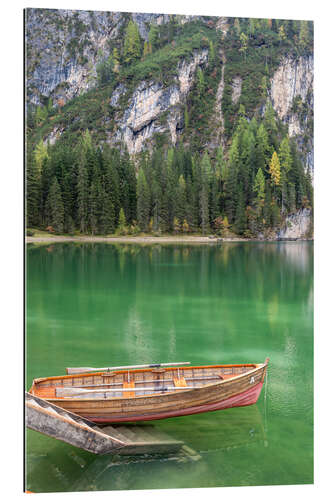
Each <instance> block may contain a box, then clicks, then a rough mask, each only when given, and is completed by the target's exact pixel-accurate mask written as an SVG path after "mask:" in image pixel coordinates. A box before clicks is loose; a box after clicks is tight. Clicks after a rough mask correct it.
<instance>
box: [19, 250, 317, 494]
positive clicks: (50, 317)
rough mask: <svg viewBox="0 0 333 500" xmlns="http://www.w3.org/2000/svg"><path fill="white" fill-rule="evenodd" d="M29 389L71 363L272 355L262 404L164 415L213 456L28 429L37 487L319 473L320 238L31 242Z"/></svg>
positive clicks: (29, 470) (241, 481) (209, 482)
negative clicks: (98, 447)
mask: <svg viewBox="0 0 333 500" xmlns="http://www.w3.org/2000/svg"><path fill="white" fill-rule="evenodd" d="M26 272H27V278H26V294H27V299H26V388H27V389H28V388H29V387H30V385H31V383H32V380H33V378H37V377H44V376H51V375H60V374H64V373H65V367H67V366H108V365H111V366H112V365H126V364H143V363H156V362H172V361H174V362H176V361H191V362H192V364H193V365H198V364H199V365H200V364H217V363H238V362H239V363H242V362H263V361H264V360H265V358H266V357H267V356H269V357H270V365H269V370H268V377H267V382H266V384H265V385H264V387H263V390H262V393H261V396H260V399H259V401H258V403H257V404H256V405H253V406H249V407H244V408H234V409H229V410H224V411H219V412H211V413H205V414H199V415H192V416H187V417H180V418H174V419H168V420H162V421H156V422H155V423H154V426H156V427H157V428H158V429H160V430H163V431H165V432H167V433H168V434H169V435H171V436H173V437H175V438H178V439H181V440H183V441H184V442H185V444H186V445H188V446H189V447H191V448H192V449H194V450H195V451H196V452H197V454H198V455H199V456H200V460H197V461H191V460H184V461H179V460H173V459H172V457H168V458H166V457H153V456H147V457H142V458H138V457H136V458H134V457H127V458H126V459H125V458H124V457H123V458H122V459H120V458H119V457H117V456H96V455H93V454H90V453H88V452H85V451H84V450H80V449H77V448H75V447H73V446H70V445H68V444H66V443H62V442H60V441H57V440H55V439H52V438H49V437H47V436H44V435H41V434H39V433H37V432H34V431H30V430H28V431H27V437H26V488H27V489H28V490H31V491H34V492H60V491H94V490H134V489H145V488H147V489H153V488H160V489H162V488H183V487H191V488H196V487H198V488H199V487H210V486H214V487H220V486H245V485H246V486H251V485H278V484H285V485H286V484H309V483H313V244H312V243H310V242H281V243H268V242H265V243H250V242H249V243H226V244H223V245H222V246H220V245H216V244H212V245H196V246H195V245H193V246H189V245H165V246H162V245H153V246H140V245H135V244H130V245H120V244H119V245H113V244H102V243H96V244H88V243H85V244H59V243H58V244H54V245H49V246H40V247H38V246H34V245H28V248H27V264H26Z"/></svg>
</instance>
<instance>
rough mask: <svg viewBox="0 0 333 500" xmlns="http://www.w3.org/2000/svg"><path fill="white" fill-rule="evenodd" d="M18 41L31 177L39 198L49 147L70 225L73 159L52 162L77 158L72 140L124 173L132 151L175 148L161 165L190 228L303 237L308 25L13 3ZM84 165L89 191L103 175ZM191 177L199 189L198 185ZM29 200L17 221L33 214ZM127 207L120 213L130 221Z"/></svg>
mask: <svg viewBox="0 0 333 500" xmlns="http://www.w3.org/2000/svg"><path fill="white" fill-rule="evenodd" d="M25 40H26V104H27V139H28V140H27V146H28V157H29V161H30V162H31V167H30V169H31V170H30V173H31V175H30V174H29V175H30V177H31V179H32V180H31V185H32V186H33V185H34V182H35V183H40V184H41V186H40V189H41V190H43V189H44V188H45V195H44V198H45V200H46V198H47V196H49V186H47V183H46V182H45V186H44V184H43V182H44V180H43V179H42V178H40V177H39V174H38V172H39V171H40V170H41V169H42V165H41V161H42V160H39V159H38V158H39V156H38V155H41V157H43V158H45V157H47V155H48V153H47V151H49V153H50V155H51V156H52V158H53V159H52V161H51V160H50V163H51V167H50V168H51V170H52V171H53V174H54V176H55V177H56V178H57V182H58V184H59V185H60V191H61V192H62V196H63V195H64V192H65V193H66V194H65V196H68V202H66V203H67V208H66V209H68V210H70V211H71V213H72V215H71V219H72V221H71V220H69V222H67V225H68V227H71V226H72V225H73V224H74V225H76V226H78V219H79V215H78V214H77V212H76V209H77V202H72V201H71V199H70V198H71V196H74V198H75V196H77V194H78V193H77V190H78V185H77V176H78V172H77V171H75V169H76V168H77V165H76V163H75V164H74V167H73V170H74V171H73V172H71V173H70V174H69V169H70V168H72V167H71V166H72V165H73V161H74V162H75V161H76V159H75V158H73V159H71V160H69V159H68V158H67V159H64V158H65V156H66V155H67V154H68V155H69V154H70V153H69V152H71V154H74V152H75V154H76V155H77V148H78V147H79V146H80V144H81V143H82V140H83V139H82V138H83V137H85V138H86V141H87V144H89V143H90V141H91V145H92V146H93V148H96V149H95V154H96V158H99V156H98V155H103V154H105V158H104V161H105V162H108V161H109V159H108V153H107V151H108V150H109V149H110V150H112V151H113V153H112V154H114V152H115V151H116V154H119V152H120V153H121V156H120V157H121V158H129V161H130V162H131V164H132V165H133V166H134V169H135V173H136V174H138V172H139V170H140V168H141V167H140V165H142V164H143V163H144V161H143V158H144V157H145V158H147V157H150V158H153V156H154V155H142V153H144V152H146V151H149V152H150V153H154V154H155V153H156V152H158V155H160V156H159V158H160V159H159V160H158V161H156V164H155V163H154V165H153V167H152V168H153V169H156V168H157V167H156V165H157V164H158V165H162V162H164V161H165V160H166V157H167V156H168V154H169V152H170V151H169V152H168V150H170V149H172V151H171V153H170V155H171V156H170V158H172V155H173V154H174V152H175V151H178V153H179V157H177V159H176V160H174V161H173V160H171V159H170V161H171V163H172V165H173V167H172V168H173V169H175V172H174V176H175V177H174V179H173V178H172V176H173V173H172V172H171V171H170V169H167V174H166V173H164V174H163V175H167V176H170V179H169V181H170V182H169V181H168V182H169V184H168V185H171V184H172V185H173V186H174V187H173V190H174V191H175V192H177V193H178V194H179V196H180V197H181V199H182V200H183V201H182V203H185V205H186V204H187V205H188V206H189V205H190V204H192V205H193V207H192V208H193V209H194V210H195V211H196V212H197V215H196V218H195V219H194V220H193V221H192V227H191V230H192V231H193V230H195V229H196V228H198V227H203V226H204V227H205V229H204V230H205V231H206V230H207V227H208V226H210V227H211V228H213V227H214V224H215V223H216V224H220V226H219V229H218V230H219V231H223V230H225V229H226V228H228V227H229V226H231V227H232V230H233V231H234V232H236V234H246V233H251V235H256V234H259V233H262V234H265V235H267V237H270V236H271V235H272V234H273V233H274V234H277V235H278V236H277V237H281V238H284V237H286V238H288V237H300V236H302V237H304V236H306V235H308V234H309V233H310V232H311V227H312V226H311V220H310V219H311V206H312V186H311V177H312V175H313V168H314V157H313V73H314V60H313V27H312V23H310V22H306V21H282V20H269V19H268V20H267V19H266V20H265V19H245V18H242V19H233V18H227V17H201V16H178V15H169V14H168V15H164V14H141V13H135V14H130V13H119V12H117V13H113V12H86V11H73V10H46V9H27V10H26V15H25ZM87 134H88V135H87ZM87 137H90V138H87ZM43 148H44V149H43ZM48 148H49V149H48ZM58 151H59V155H58ZM127 152H128V153H129V156H127ZM110 154H111V153H110ZM29 155H30V156H29ZM186 155H188V156H186ZM207 155H208V157H207ZM111 156H112V155H111ZM176 156H177V155H176ZM190 156H191V158H190ZM115 157H117V156H115ZM120 157H118V158H120ZM205 157H206V158H205ZM60 158H62V159H61V160H60ZM181 158H182V159H181ZM203 158H205V162H203V163H202V164H201V163H200V162H201V161H203ZM279 158H280V159H279ZM273 159H274V162H273ZM87 161H88V160H87ZM89 161H90V160H89ZM96 161H97V162H98V161H100V160H97V159H96ZM154 161H155V160H154ZM168 161H169V160H168ZM34 162H35V163H36V162H37V165H36V164H35V163H34ZM58 162H60V163H61V165H62V166H61V168H60V167H56V166H55V165H57V164H58ZM210 162H211V164H210ZM272 162H273V163H272ZM88 163H89V162H88ZM199 163H200V166H199V167H198V166H197V165H198V164H199ZM118 164H119V161H118ZM209 165H210V166H209ZM47 168H48V166H47ZM63 168H64V170H62V169H63ZM119 168H120V167H119ZM147 168H148V167H147ZM160 168H161V169H162V167H160ZM87 169H88V170H87V175H88V177H87V179H88V180H87V182H88V184H89V185H90V188H89V189H90V190H91V189H92V193H93V192H94V190H98V189H99V188H100V186H101V185H102V184H103V183H104V184H105V182H106V181H105V179H104V177H103V175H104V174H103V172H102V170H101V172H100V173H99V174H100V179H99V180H98V181H97V180H96V182H95V183H94V182H93V180H92V179H93V173H92V172H91V171H90V170H89V169H90V167H87ZM210 169H212V171H211V172H210ZM60 172H63V174H61V175H60ZM309 174H310V175H309ZM45 175H46V174H45ZM66 175H67V177H66ZM122 175H123V172H122V171H119V172H117V174H115V177H117V176H118V178H119V176H120V177H121V176H122ZM154 175H156V176H157V178H156V179H155V184H154V189H155V188H156V186H158V189H162V191H163V189H165V182H164V180H163V179H164V178H163V176H162V177H159V176H158V173H157V172H155V173H154ZM146 176H147V178H148V179H149V178H150V176H151V171H150V170H149V169H148V172H146ZM205 176H206V177H207V178H206V191H207V192H203V191H201V187H200V186H201V183H202V179H203V178H205ZM171 178H172V179H171ZM84 182H86V181H84ZM112 182H113V181H112ZM184 182H185V185H186V189H185V191H186V196H185V195H184ZM163 183H164V184H163ZM174 183H175V184H174ZM177 183H179V185H178V184H177ZM68 184H69V185H70V186H71V187H69V185H68ZM110 185H111V184H110V183H109V184H105V185H104V188H103V189H104V191H105V192H107V191H108V190H109V189H110ZM57 189H58V187H57V186H56V184H55V186H54V191H55V192H56V190H57ZM119 189H120V190H121V189H123V187H121V188H119ZM131 189H134V188H132V187H131ZM143 191H144V190H143ZM121 192H122V191H121ZM85 193H86V194H87V193H88V191H85ZM92 193H91V192H89V197H90V196H91V197H92ZM181 193H183V194H181ZM136 195H137V196H139V195H138V193H136ZM121 196H122V195H121ZM177 196H178V195H177ZM37 198H38V196H37V195H36V199H34V200H33V203H32V205H33V207H34V210H35V214H36V216H34V217H32V218H31V220H38V217H37V214H38V208H37V206H38V204H39V203H40V201H38V199H37ZM185 198H186V202H185V201H184V200H185ZM89 199H90V198H89ZM45 200H44V201H43V203H44V202H45ZM150 201H151V202H152V198H150ZM89 203H90V201H89ZM91 203H92V202H91ZM114 203H115V207H116V208H115V212H114V216H112V217H116V218H118V216H119V212H120V208H121V207H120V205H119V204H117V203H118V202H117V200H116V201H115V202H114ZM126 203H127V202H126ZM154 203H155V202H154ZM173 204H175V207H176V209H175V210H177V207H178V208H179V204H180V202H179V201H177V200H176V199H173V198H172V201H171V202H168V206H169V208H170V206H173ZM157 206H158V203H157V202H156V203H155V205H154V206H151V207H150V208H149V213H150V217H151V218H153V217H155V219H154V220H155V222H154V224H155V226H154V227H158V226H159V222H158V221H159V220H160V219H161V217H162V216H160V215H156V213H157V212H156V210H157V208H156V207H157ZM98 210H100V211H101V208H100V209H98ZM98 210H97V212H98ZM131 210H132V209H131ZM163 210H165V208H164V209H163ZM170 210H171V209H170ZM110 211H111V212H112V210H111V209H110ZM44 212H45V213H46V212H47V206H46V207H44ZM132 212H135V210H134V209H133V210H132ZM132 212H131V211H130V210H129V209H128V213H126V214H125V215H126V217H128V215H130V217H131V220H133V221H135V220H136V219H135V217H134V215H133V214H132ZM190 212H191V211H189V212H188V215H187V217H186V218H185V219H184V214H183V213H182V212H181V211H180V213H181V220H186V224H187V223H188V220H187V219H190V218H191V213H190ZM154 214H155V215H154ZM208 214H209V215H208ZM99 216H100V215H99ZM168 217H169V219H168V220H167V221H165V223H164V225H163V224H162V225H161V226H163V227H164V228H168V230H171V228H172V227H173V226H174V220H173V219H174V218H176V219H177V217H175V215H174V213H173V208H172V210H171V212H170V214H169V215H168ZM219 217H220V218H221V217H222V218H221V220H219ZM44 219H45V220H46V219H47V217H46V216H45V217H44ZM216 221H217V222H216ZM72 222H73V224H72ZM176 222H177V220H176ZM186 224H185V226H184V227H185V228H186V227H187V226H186ZM150 225H151V224H150ZM81 226H82V224H81ZM86 226H87V224H86ZM82 227H83V226H82ZM175 227H177V228H178V225H177V223H175ZM223 228H224V229H223ZM164 230H165V229H164ZM177 230H178V229H177ZM184 230H185V229H184ZM268 235H270V236H268ZM291 235H297V236H291Z"/></svg>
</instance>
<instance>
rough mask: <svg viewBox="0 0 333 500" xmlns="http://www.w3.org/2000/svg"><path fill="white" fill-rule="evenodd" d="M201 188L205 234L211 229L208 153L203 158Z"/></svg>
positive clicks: (202, 222) (202, 221)
mask: <svg viewBox="0 0 333 500" xmlns="http://www.w3.org/2000/svg"><path fill="white" fill-rule="evenodd" d="M200 167H201V189H200V219H201V230H202V233H203V234H206V233H207V232H208V231H209V184H210V180H211V164H210V159H209V156H208V154H207V153H205V154H204V155H203V157H202V160H201V165H200Z"/></svg>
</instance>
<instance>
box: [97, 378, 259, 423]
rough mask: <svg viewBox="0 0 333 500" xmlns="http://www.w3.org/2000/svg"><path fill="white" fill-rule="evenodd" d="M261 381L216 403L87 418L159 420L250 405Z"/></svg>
mask: <svg viewBox="0 0 333 500" xmlns="http://www.w3.org/2000/svg"><path fill="white" fill-rule="evenodd" d="M262 385H263V384H262V383H260V384H258V385H256V386H255V387H252V388H251V389H248V390H247V391H244V392H243V393H241V394H237V395H236V396H232V397H230V398H228V399H227V400H225V401H219V402H217V403H207V404H203V405H199V406H192V407H190V408H183V409H179V410H169V411H164V412H160V413H154V414H152V415H135V416H131V417H129V416H126V415H125V416H109V417H99V416H95V417H91V416H89V419H90V420H91V421H92V422H95V423H97V424H106V423H116V422H140V421H148V420H161V419H164V418H173V417H183V416H186V415H195V414H196V413H206V412H209V411H217V410H226V409H227V408H234V407H238V406H250V405H253V404H255V403H256V402H257V400H258V398H259V396H260V392H261V389H262Z"/></svg>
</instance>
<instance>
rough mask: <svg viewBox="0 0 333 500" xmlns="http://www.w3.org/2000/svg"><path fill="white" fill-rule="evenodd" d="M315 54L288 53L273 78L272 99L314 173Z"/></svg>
mask: <svg viewBox="0 0 333 500" xmlns="http://www.w3.org/2000/svg"><path fill="white" fill-rule="evenodd" d="M313 75H314V62H313V55H309V56H301V57H298V58H292V57H290V56H289V57H285V58H283V59H282V61H281V63H280V65H279V67H278V69H277V70H276V71H275V73H274V75H273V78H272V79H271V89H270V99H271V102H272V104H273V108H274V109H275V111H276V112H277V115H278V117H279V118H280V119H281V120H282V121H283V122H284V123H286V124H287V125H288V132H289V136H290V137H296V139H297V140H298V143H299V146H300V149H301V150H302V151H303V152H304V157H305V165H306V167H309V169H310V171H311V173H312V174H313V166H314V165H313V137H312V136H313Z"/></svg>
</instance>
